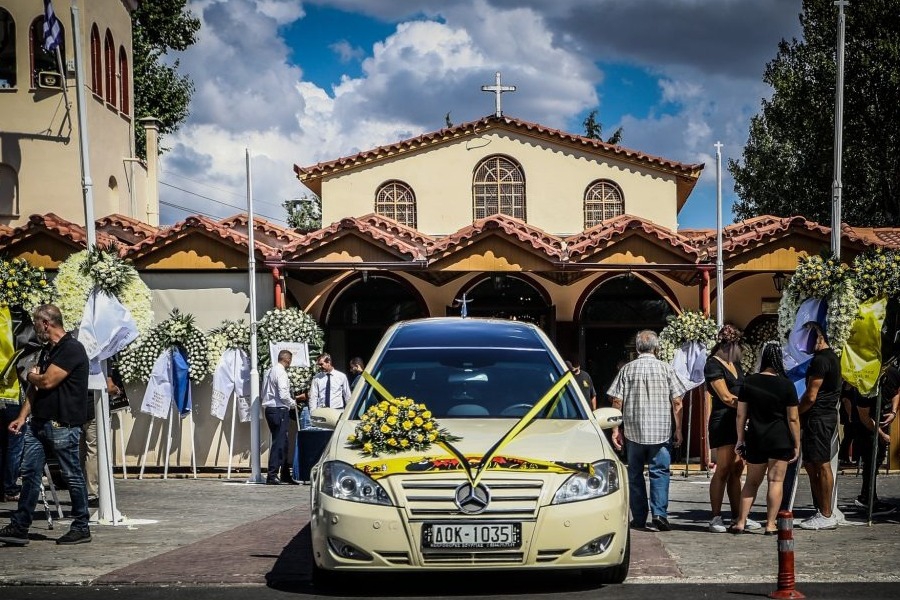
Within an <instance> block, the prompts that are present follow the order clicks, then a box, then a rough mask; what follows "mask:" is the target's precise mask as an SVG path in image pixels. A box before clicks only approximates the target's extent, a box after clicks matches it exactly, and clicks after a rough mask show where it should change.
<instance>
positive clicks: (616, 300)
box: [576, 273, 676, 403]
mask: <svg viewBox="0 0 900 600" xmlns="http://www.w3.org/2000/svg"><path fill="white" fill-rule="evenodd" d="M662 287H663V286H661V285H660V284H658V283H656V282H654V285H652V286H651V285H650V284H649V283H648V282H647V281H645V280H644V279H643V278H641V276H638V275H635V274H634V273H623V274H621V275H614V276H612V277H609V278H607V279H604V280H602V281H600V282H598V283H597V284H596V286H595V287H594V288H593V289H590V290H589V291H588V292H586V294H585V296H583V297H582V300H580V301H579V305H580V310H577V311H576V316H577V319H578V322H579V327H578V342H579V343H578V345H579V354H580V355H581V357H582V368H584V369H585V370H587V372H588V373H589V374H590V375H591V378H592V379H593V380H594V386H595V387H596V389H597V400H598V401H599V402H601V403H604V402H606V390H607V389H608V388H609V384H610V383H611V382H612V380H613V377H615V375H616V372H617V371H618V363H619V362H620V361H625V362H627V361H629V360H631V359H632V358H634V357H635V356H636V353H635V350H634V336H635V334H636V333H637V332H638V331H640V330H642V329H652V330H653V331H655V332H657V333H659V332H660V331H661V330H662V328H663V327H665V326H666V319H667V318H668V317H670V316H674V315H675V314H676V309H675V306H674V303H673V301H672V298H673V296H672V295H670V294H666V291H661V289H662Z"/></svg>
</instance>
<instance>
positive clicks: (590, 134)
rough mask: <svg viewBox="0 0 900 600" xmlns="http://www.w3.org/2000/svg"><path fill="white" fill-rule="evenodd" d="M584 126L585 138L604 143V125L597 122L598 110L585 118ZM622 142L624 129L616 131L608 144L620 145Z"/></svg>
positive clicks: (608, 140) (607, 141)
mask: <svg viewBox="0 0 900 600" xmlns="http://www.w3.org/2000/svg"><path fill="white" fill-rule="evenodd" d="M582 125H583V126H584V137H587V138H591V139H592V140H600V141H601V142H602V141H603V124H602V123H600V121H598V120H597V110H596V109H594V110H592V111H591V112H590V113H588V116H587V117H585V119H584V122H583V123H582ZM621 141H622V128H621V127H619V128H618V129H616V130H615V131H614V132H613V134H612V135H611V136H609V139H607V140H606V143H607V144H613V145H618V144H619V143H620V142H621Z"/></svg>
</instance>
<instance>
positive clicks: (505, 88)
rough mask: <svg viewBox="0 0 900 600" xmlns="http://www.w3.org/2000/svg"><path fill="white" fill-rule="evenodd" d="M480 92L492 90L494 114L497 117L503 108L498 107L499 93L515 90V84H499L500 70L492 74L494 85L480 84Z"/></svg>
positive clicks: (501, 114)
mask: <svg viewBox="0 0 900 600" xmlns="http://www.w3.org/2000/svg"><path fill="white" fill-rule="evenodd" d="M481 91H482V92H494V106H495V110H494V115H495V116H497V117H502V116H503V109H502V108H500V94H502V93H503V92H514V91H516V86H514V85H500V71H497V73H496V75H495V76H494V85H483V86H481Z"/></svg>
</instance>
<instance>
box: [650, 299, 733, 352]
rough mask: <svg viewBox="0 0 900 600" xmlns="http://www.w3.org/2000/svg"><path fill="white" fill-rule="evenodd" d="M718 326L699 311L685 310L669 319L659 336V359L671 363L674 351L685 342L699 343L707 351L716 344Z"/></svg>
mask: <svg viewBox="0 0 900 600" xmlns="http://www.w3.org/2000/svg"><path fill="white" fill-rule="evenodd" d="M718 331H719V327H718V325H716V322H715V321H714V320H713V319H710V318H709V317H707V316H706V315H704V314H703V313H702V312H700V311H692V310H686V311H684V312H683V313H681V314H680V315H678V316H677V317H670V318H669V322H668V324H667V325H666V326H665V327H664V328H663V330H662V331H661V332H660V334H659V353H658V356H659V359H660V360H662V361H665V362H671V360H672V359H673V358H675V351H676V350H677V349H678V348H680V347H681V346H682V345H683V344H684V343H685V342H699V343H701V344H703V345H704V346H706V348H707V350H708V349H710V348H712V347H713V345H715V343H716V334H717V333H718Z"/></svg>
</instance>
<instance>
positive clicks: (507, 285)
mask: <svg viewBox="0 0 900 600" xmlns="http://www.w3.org/2000/svg"><path fill="white" fill-rule="evenodd" d="M463 294H465V299H466V302H467V304H466V312H467V313H468V315H469V316H470V317H486V318H496V319H510V320H513V321H525V322H526V323H534V324H535V325H537V326H538V327H540V328H541V329H543V330H544V332H545V333H546V334H547V335H548V336H550V339H554V337H555V326H556V307H555V306H554V305H553V303H552V302H551V300H550V295H549V294H548V293H547V291H546V290H544V288H543V287H542V286H540V285H539V284H538V283H536V282H535V281H533V280H532V279H531V278H530V277H528V276H527V275H523V274H518V273H517V274H515V275H512V274H509V273H493V274H491V273H488V274H485V275H484V276H483V277H480V278H475V279H473V280H472V281H471V282H469V284H468V285H467V286H464V287H463V288H462V289H460V290H459V292H458V293H457V294H456V301H455V302H454V303H453V306H448V307H447V315H459V314H460V313H461V309H462V307H461V306H460V301H461V300H462V298H463Z"/></svg>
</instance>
